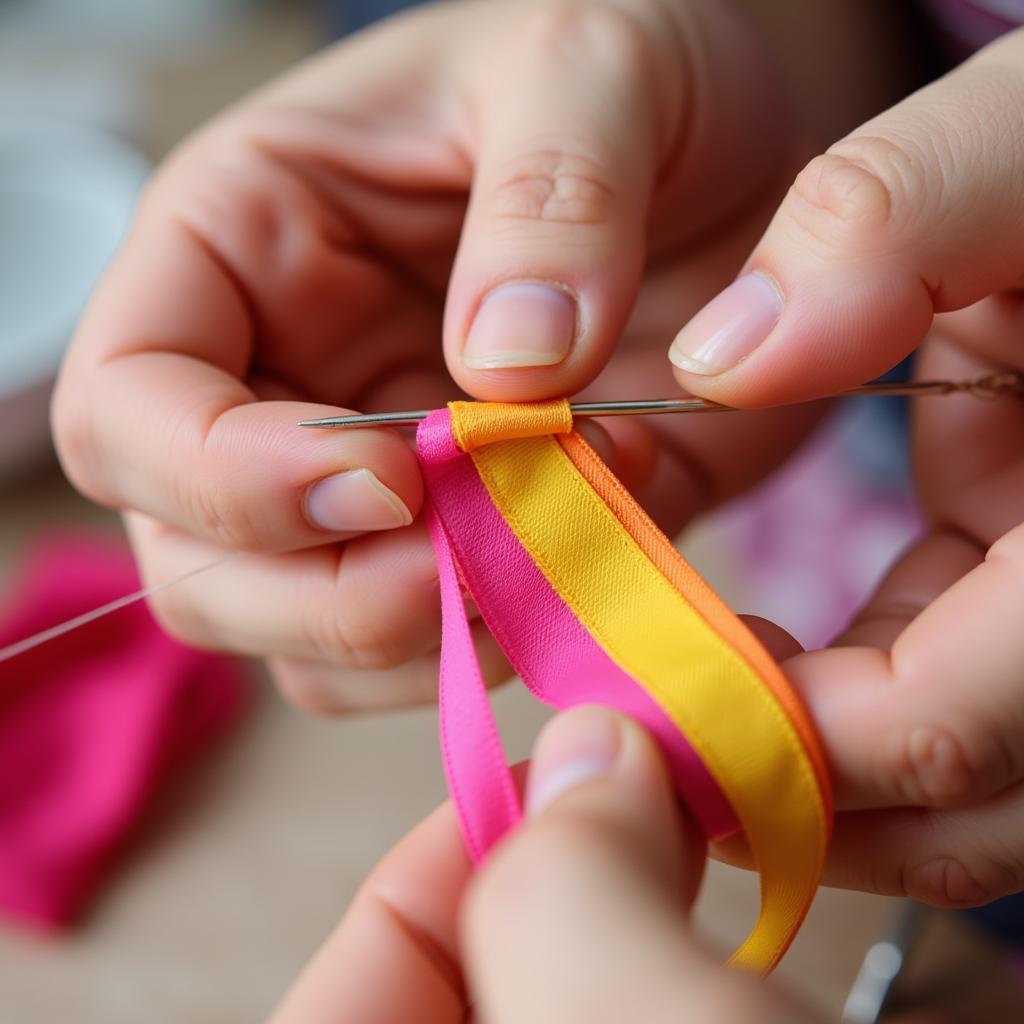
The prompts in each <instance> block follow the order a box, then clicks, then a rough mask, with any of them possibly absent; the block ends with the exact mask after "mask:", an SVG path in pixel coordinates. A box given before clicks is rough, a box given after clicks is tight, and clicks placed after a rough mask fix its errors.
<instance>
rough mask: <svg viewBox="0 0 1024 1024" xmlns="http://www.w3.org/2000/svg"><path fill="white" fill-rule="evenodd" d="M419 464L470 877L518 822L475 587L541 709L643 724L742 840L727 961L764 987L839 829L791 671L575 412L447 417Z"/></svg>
mask: <svg viewBox="0 0 1024 1024" xmlns="http://www.w3.org/2000/svg"><path fill="white" fill-rule="evenodd" d="M417 448H418V453H419V458H420V462H421V465H422V467H423V471H424V475H425V478H426V482H427V489H428V492H429V498H430V501H429V505H428V509H427V523H428V528H429V530H430V536H431V540H432V542H433V545H434V549H435V552H436V555H437V561H438V567H439V576H440V585H441V605H442V647H441V678H440V689H439V706H440V723H441V745H442V753H443V757H444V764H445V773H446V776H447V779H448V786H449V789H450V791H451V794H452V799H453V801H454V803H455V806H456V809H457V812H458V815H459V820H460V823H461V827H462V831H463V835H464V837H465V841H466V845H467V848H468V850H469V852H470V855H471V856H472V857H473V859H474V861H480V860H481V859H482V858H483V857H484V856H486V853H487V851H488V849H489V848H490V847H491V846H492V845H493V844H494V843H495V842H496V841H497V840H498V839H499V838H500V837H501V836H502V835H503V834H504V833H505V832H506V831H508V830H509V829H510V828H512V827H514V826H515V825H516V824H517V822H518V821H519V818H520V808H519V801H518V797H517V794H516V790H515V787H514V785H513V783H512V778H511V774H510V772H509V769H508V766H507V763H506V761H505V758H504V754H503V752H502V748H501V741H500V738H499V735H498V731H497V727H496V725H495V723H494V718H493V715H492V713H491V710H490V705H489V703H488V699H487V693H486V689H485V687H484V682H483V678H482V676H481V673H480V668H479V665H478V663H477V659H476V653H475V650H474V647H473V641H472V635H471V632H470V629H469V623H468V621H467V618H466V612H465V607H464V604H463V592H462V588H463V585H464V586H465V589H466V590H467V591H468V592H469V595H470V596H471V597H472V599H473V601H474V602H475V604H476V606H477V607H478V608H479V610H480V613H481V616H482V617H483V619H484V622H485V623H486V625H487V627H488V628H489V629H490V631H491V632H492V633H493V635H494V637H495V639H496V640H497V641H498V643H499V644H500V646H501V647H502V649H503V651H504V652H505V654H506V656H507V657H508V659H509V661H510V662H511V663H512V665H513V666H514V668H515V669H516V671H517V672H518V673H519V674H520V676H521V677H522V679H523V681H524V683H525V684H526V686H527V687H528V688H529V689H530V691H531V692H532V693H533V695H534V696H535V697H537V698H538V699H539V700H542V701H543V702H545V703H546V704H549V705H551V706H553V707H555V708H566V707H571V706H573V705H577V704H587V703H592V704H603V705H606V706H609V707H614V708H617V709H619V710H621V711H623V712H625V713H626V714H628V715H630V716H631V717H632V718H634V719H635V720H636V721H638V722H639V723H640V724H641V725H643V726H644V727H645V728H646V729H647V730H648V731H649V732H650V733H651V735H652V736H653V737H654V739H655V740H656V741H657V742H658V744H659V746H660V747H661V750H662V751H663V753H664V755H665V758H666V761H667V764H668V766H669V769H670V771H671V774H672V778H673V781H674V783H675V785H676V788H677V790H678V791H679V793H680V795H681V797H682V799H683V800H684V802H685V803H686V804H687V806H688V807H689V809H690V810H691V812H692V813H693V814H694V816H695V817H696V819H697V820H698V822H699V823H700V825H701V827H702V828H703V829H704V831H705V833H706V834H707V835H708V837H709V838H711V839H721V838H724V837H726V836H728V835H731V834H733V833H735V832H737V831H739V830H742V832H743V833H744V835H745V837H746V840H747V842H748V844H749V846H750V850H751V853H752V855H753V858H754V862H755V865H756V867H757V869H758V871H759V873H760V876H761V910H760V914H759V916H758V920H757V922H756V924H755V926H754V928H753V930H752V931H751V933H750V935H749V936H748V937H747V939H746V940H745V942H744V943H743V944H742V945H741V947H740V948H739V949H738V950H737V951H736V953H735V954H734V955H733V957H732V959H731V961H730V962H732V963H735V964H739V965H742V966H745V967H747V968H749V969H751V970H754V971H756V972H759V973H767V972H769V971H770V970H771V969H772V968H773V967H774V966H775V965H776V964H777V963H778V961H779V959H780V958H781V957H782V955H783V953H784V952H785V950H786V948H787V947H788V945H789V943H790V942H791V941H792V938H793V936H794V935H795V934H796V931H797V929H798V928H799V926H800V924H801V922H802V920H803V918H804V916H805V914H806V912H807V909H808V907H809V906H810V903H811V900H812V899H813V897H814V893H815V890H816V889H817V886H818V882H819V879H820V876H821V870H822V865H823V862H824V857H825V852H826V849H827V845H828V838H829V833H830V829H831V821H832V798H831V788H830V785H829V780H828V774H827V770H826V766H825V760H824V756H823V754H822V752H821V748H820V745H819V743H818V740H817V737H816V735H815V733H814V729H813V727H812V725H811V723H810V721H809V719H808V717H807V715H806V712H805V711H804V709H803V707H802V705H801V704H800V702H799V700H798V698H797V697H796V695H795V693H794V692H793V690H792V689H791V687H790V686H789V684H788V682H787V681H786V679H785V677H784V676H783V674H782V672H781V670H780V669H779V667H778V665H776V664H775V662H774V660H773V659H772V658H771V657H770V655H768V653H767V652H766V651H765V650H764V648H763V647H762V646H761V645H760V643H759V642H758V641H757V639H756V638H755V637H754V636H753V634H752V633H751V632H750V631H749V630H748V629H747V628H746V626H744V625H743V623H742V622H741V621H740V620H739V619H738V618H737V617H736V616H735V615H734V614H733V613H732V612H731V611H730V610H729V608H728V607H727V606H726V605H725V604H724V602H722V600H721V599H720V598H719V597H718V595H717V594H715V593H714V591H713V590H712V589H711V588H710V587H709V586H708V585H707V584H706V583H705V582H704V580H703V579H701V577H700V576H699V575H698V574H697V573H696V572H695V570H694V569H693V568H692V567H691V566H690V565H689V564H688V563H687V562H686V561H685V559H684V558H683V557H682V555H680V554H679V552H678V551H676V549H675V548H674V547H673V545H672V544H671V542H670V541H669V540H668V538H667V537H665V535H664V534H662V533H661V531H660V530H659V529H658V528H657V527H656V526H655V525H654V523H653V522H652V521H651V520H650V519H649V518H648V516H647V515H646V513H644V511H643V510H642V509H641V508H640V506H639V505H637V503H636V502H635V501H634V500H633V498H632V497H631V496H630V495H629V494H628V492H627V491H626V490H625V488H624V487H623V486H622V485H621V484H620V483H619V481H618V480H617V479H616V478H615V476H614V475H613V474H612V473H611V472H610V471H609V470H608V468H607V466H605V465H604V463H603V462H602V461H601V460H600V458H599V457H598V456H597V454H596V453H595V452H594V451H593V449H592V448H590V446H589V445H588V444H587V443H586V442H585V441H584V440H583V438H581V437H580V436H579V434H577V433H575V432H573V430H572V414H571V412H570V410H569V404H568V402H567V401H564V400H561V401H551V402H537V403H530V404H521V405H516V404H503V403H480V402H452V403H451V404H450V405H449V407H448V408H447V409H441V410H438V411H436V412H434V413H431V414H430V416H428V417H427V419H425V420H424V421H423V422H422V423H421V424H420V427H419V430H418V433H417Z"/></svg>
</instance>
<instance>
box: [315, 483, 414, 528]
mask: <svg viewBox="0 0 1024 1024" xmlns="http://www.w3.org/2000/svg"><path fill="white" fill-rule="evenodd" d="M306 517H307V518H308V519H309V521H310V522H311V523H312V524H313V525H314V526H316V527H319V529H321V530H328V531H329V532H331V533H348V532H352V531H360V532H361V531H363V530H392V529H394V528H395V527H396V526H408V525H409V524H410V523H411V522H412V513H411V512H410V511H409V509H408V508H406V505H405V502H404V501H402V499H401V498H400V497H399V496H398V495H397V494H395V492H394V491H392V490H391V489H390V488H389V487H385V486H384V484H382V483H381V482H380V480H378V479H377V477H376V476H374V474H373V473H372V472H371V471H370V470H368V469H351V470H349V471H348V472H347V473H335V474H334V475H333V476H326V477H324V478H323V480H318V481H317V482H316V483H315V484H313V486H312V487H310V489H309V493H308V494H307V495H306Z"/></svg>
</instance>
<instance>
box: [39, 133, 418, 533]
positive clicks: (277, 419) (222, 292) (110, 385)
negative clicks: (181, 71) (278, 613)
mask: <svg viewBox="0 0 1024 1024" xmlns="http://www.w3.org/2000/svg"><path fill="white" fill-rule="evenodd" d="M224 146H225V147H226V149H227V151H230V148H231V147H230V144H229V143H227V142H225V143H224ZM204 153H205V151H201V152H199V153H197V154H195V155H193V156H186V157H184V158H182V159H184V160H185V166H184V169H183V170H181V169H178V170H176V171H173V173H171V174H170V175H169V176H168V177H166V178H161V179H159V180H158V181H157V182H156V183H155V184H154V185H153V186H152V189H151V192H150V194H149V195H148V197H147V199H146V200H145V201H144V204H143V206H142V208H141V210H140V214H139V217H138V220H137V224H136V226H135V227H134V229H133V231H132V234H131V236H130V238H129V239H128V241H127V243H126V244H125V246H124V248H123V249H122V251H121V253H120V254H119V256H118V257H117V259H116V260H115V262H114V264H113V265H112V267H111V268H110V270H109V271H108V273H107V275H106V276H105V278H104V280H103V282H102V284H101V286H100V288H99V289H98V291H97V293H96V295H95V296H94V298H93V301H92V302H91V304H90V307H89V309H88V311H87V312H86V315H85V317H84V319H83V322H82V324H81V326H80V328H79V330H78V332H77V336H76V338H75V340H74V342H73V344H72V347H71V350H70V353H69V356H68V358H67V361H66V363H65V366H64V368H63V371H62V374H61V378H60V382H59V385H58V389H57V393H56V397H55V403H54V428H55V436H56V440H57V444H58V448H59V450H60V454H61V457H62V460H63V462H64V464H65V467H66V469H67V471H68V474H69V476H70V477H71V479H72V481H73V482H74V483H75V484H76V485H77V486H78V487H79V488H80V489H81V490H83V491H84V492H85V493H86V494H88V495H89V496H90V497H92V498H94V499H95V500H97V501H99V502H100V503H102V504H107V505H111V506H114V507H118V508H132V509H136V510H139V511H143V512H146V513H148V514H149V515H152V516H154V517H155V518H158V519H160V520H162V521H164V522H168V523H172V524H174V525H177V526H180V527H182V528H184V529H187V530H189V531H190V532H193V533H196V534H198V535H201V536H205V537H207V538H209V539H212V540H214V541H216V542H217V543H219V544H222V545H226V546H229V547H242V548H249V549H262V550H284V549H288V548H295V547H302V546H308V545H311V544H320V543H324V542H326V541H328V540H332V539H335V538H337V537H339V536H345V535H348V534H350V533H353V532H361V531H362V530H364V529H373V528H387V527H393V526H401V525H404V524H406V523H408V522H410V521H411V519H412V514H413V513H414V512H415V511H416V510H417V509H418V507H419V504H420V501H421V484H420V479H419V473H418V471H417V469H416V465H415V460H414V458H413V456H412V454H411V452H410V451H409V450H408V448H407V446H406V445H405V444H404V443H403V442H402V440H401V439H400V438H399V437H398V436H396V435H393V434H389V433H387V432H384V431H359V432H356V433H354V434H351V435H350V436H345V437H336V436H334V435H324V434H323V433H317V434H314V433H313V432H310V431H303V430H301V429H300V428H298V427H297V426H296V424H297V421H298V420H299V419H303V418H306V417H310V416H316V415H327V414H331V413H334V412H335V411H336V409H335V407H333V406H315V405H313V406H310V405H305V404H300V403H298V402H275V403H265V402H258V401H257V396H256V395H255V394H254V392H253V391H252V389H251V388H250V387H249V386H248V384H247V383H246V381H245V377H246V375H247V374H248V372H249V370H250V364H251V362H252V359H253V350H254V343H255V339H256V336H257V333H258V332H259V331H260V330H261V325H260V324H259V323H258V322H257V321H256V318H255V315H254V312H253V309H254V306H255V302H254V300H253V298H252V296H251V295H250V294H248V293H247V289H246V288H245V287H243V284H242V283H241V282H240V280H239V279H238V277H237V276H236V275H235V274H233V273H232V271H231V269H230V267H229V265H228V263H227V261H226V260H225V258H224V257H223V255H222V254H219V253H218V252H217V251H216V249H215V248H214V246H213V244H212V243H211V242H210V240H209V239H207V238H205V237H203V236H202V235H201V234H200V233H199V232H198V231H197V230H196V229H195V228H194V227H193V226H192V225H191V224H190V221H189V220H188V218H187V216H186V215H185V213H183V212H182V211H183V210H189V211H191V208H192V207H193V206H194V205H195V204H199V203H201V202H202V201H203V198H204V196H205V189H206V188H207V187H208V184H209V183H205V184H204V183H203V182H199V181H197V177H201V176H202V175H203V174H204V173H207V172H208V171H209V165H208V163H207V162H206V161H207V160H208V159H209V154H208V153H205V155H204ZM248 159H251V160H253V161H257V162H258V158H257V157H256V156H254V155H252V154H250V155H249V156H248ZM260 170H261V169H260V168H259V167H256V166H254V167H253V168H252V172H253V174H254V175H256V176H257V178H258V179H259V173H260ZM209 173H211V174H212V173H213V172H209ZM267 173H272V172H269V171H268V172H267ZM221 184H223V185H224V187H228V186H229V185H230V183H225V182H222V183H221ZM255 187H256V190H257V191H261V192H263V191H266V190H271V191H272V190H273V189H274V187H275V181H274V180H265V181H264V180H262V179H260V180H257V182H256V186H255ZM277 191H278V199H277V200H276V201H277V202H285V201H286V198H287V195H288V193H287V190H286V189H285V188H284V186H281V188H279V189H278V190H277ZM254 202H255V201H254V200H253V198H252V196H249V197H248V201H247V200H246V197H244V196H243V197H241V198H240V199H239V200H238V201H237V205H236V206H235V207H233V208H231V209H228V210H227V211H226V212H225V214H224V216H225V219H226V221H227V223H226V224H225V231H227V232H228V233H231V234H235V235H238V234H244V233H245V232H247V231H252V230H254V224H253V223H252V221H253V218H254V217H255V216H256V212H257V210H258V206H254V205H253V204H254ZM300 212H301V211H300ZM296 217H299V213H297V214H296ZM290 230H292V231H293V232H294V231H299V232H300V233H301V232H310V231H313V230H315V225H313V224H307V225H305V226H304V227H303V226H301V225H300V226H297V227H295V228H293V229H290ZM279 242H280V240H279V239H276V238H273V237H271V238H268V239H264V240H263V241H262V244H263V246H264V248H265V249H267V248H269V249H271V250H272V249H273V248H274V247H275V246H277V245H279ZM254 244H255V245H259V244H261V243H260V240H258V239H257V240H254ZM273 282H274V277H273V274H272V273H271V274H268V275H266V276H265V278H264V281H263V282H260V283H262V284H263V285H265V286H266V287H267V288H272V287H273ZM296 315H298V311H296ZM360 469H361V470H368V471H369V472H368V473H363V474H352V473H351V471H353V470H360ZM345 474H349V475H347V476H345ZM325 480H327V481H331V483H330V484H329V485H328V487H326V488H321V489H320V490H319V491H318V492H316V493H317V494H319V495H321V496H323V495H325V492H330V493H326V497H324V498H322V499H321V500H320V501H319V504H318V505H317V504H311V502H314V501H315V500H316V499H315V495H314V490H313V487H314V485H315V484H316V483H318V482H320V481H325Z"/></svg>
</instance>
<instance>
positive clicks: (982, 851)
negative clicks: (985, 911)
mask: <svg viewBox="0 0 1024 1024" xmlns="http://www.w3.org/2000/svg"><path fill="white" fill-rule="evenodd" d="M1022 830H1024V785H1021V784H1017V785H1016V786H1012V787H1011V788H1009V789H1007V790H1005V791H1004V792H1002V793H1000V794H999V795H998V796H995V797H993V798H992V799H991V800H988V801H986V802H985V803H983V804H981V805H980V806H975V807H967V808H963V809H954V810H934V809H926V808H893V809H891V810H883V811H862V812H853V813H847V814H840V815H839V816H838V817H837V818H836V823H835V831H834V833H833V836H832V843H831V847H830V850H829V858H828V863H827V865H826V868H825V875H824V882H825V884H826V885H833V886H838V887H840V888H845V889H859V890H862V891H865V892H877V893H881V894H883V895H887V896H910V897H912V898H913V899H916V900H921V901H922V902H923V903H928V904H930V905H931V906H935V907H970V906H979V905H981V904H984V903H989V902H991V901H992V900H995V899H1000V898H1001V897H1003V896H1009V895H1011V894H1013V893H1016V892H1020V891H1021V890H1022V889H1024V848H1022V846H1021V844H1020V842H1019V841H1018V837H1019V836H1020V835H1021V832H1022Z"/></svg>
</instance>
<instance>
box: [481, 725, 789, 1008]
mask: <svg viewBox="0 0 1024 1024" xmlns="http://www.w3.org/2000/svg"><path fill="white" fill-rule="evenodd" d="M527 806H528V814H529V817H528V819H527V822H526V824H525V825H524V826H523V827H522V828H521V829H520V830H519V831H517V832H516V833H515V834H514V835H513V836H511V837H510V838H509V839H508V840H506V841H505V842H504V843H503V844H502V845H501V846H500V847H498V848H497V849H496V850H495V851H494V852H493V853H492V855H491V858H490V859H489V861H488V862H487V865H486V866H485V868H484V870H483V872H482V873H481V874H480V876H479V877H478V878H477V879H476V880H475V881H474V883H473V885H472V886H471V888H470V890H469V891H468V893H467V897H466V909H465V911H464V923H465V933H464V934H465V939H464V942H465V949H466V965H467V969H468V972H469V977H470V980H471V985H472V988H473V991H474V994H475V996H476V1000H477V1006H478V1008H479V1011H480V1014H481V1016H482V1017H483V1018H484V1019H486V1020H487V1021H491V1022H494V1024H503V1022H517V1024H518V1022H520V1021H525V1020H528V1021H531V1024H546V1022H558V1024H565V1022H568V1021H587V1022H588V1024H601V1022H606V1021H607V1022H612V1021H616V1022H617V1021H622V1020H643V1021H652V1022H654V1021H670V1020H678V1019H679V1013H680V1009H679V1008H680V1007H681V1006H685V1007H686V1015H687V1019H692V1020H747V1019H750V1020H754V1019H758V1020H771V1019H773V1018H772V1009H773V1007H774V1008H775V1012H776V1013H777V1012H778V1007H779V1005H780V1004H779V1003H777V1002H776V1001H775V997H774V996H772V995H769V994H768V993H767V992H765V991H763V990H761V989H760V988H759V987H758V986H756V985H755V984H754V982H753V979H750V978H748V977H745V976H743V975H741V974H739V973H731V972H725V971H724V970H723V969H721V968H720V967H719V966H718V965H717V964H716V963H715V961H714V960H713V959H712V958H711V957H710V956H709V955H708V954H706V953H705V952H704V951H702V950H701V949H699V947H698V946H697V945H696V943H695V942H694V940H693V938H692V936H691V934H690V932H689V929H688V926H687V921H686V916H687V902H688V900H690V899H692V896H693V891H694V888H695V884H696V882H697V880H698V878H699V875H700V871H701V866H702V862H703V854H702V852H701V850H700V846H699V843H697V842H695V841H694V834H693V832H692V830H691V831H690V832H689V834H688V836H687V838H686V839H684V836H683V833H682V830H681V828H680V821H679V817H678V812H677V810H676V805H675V800H674V797H673V794H672V791H671V788H670V786H669V783H668V781H667V778H666V775H665V770H664V767H663V765H662V763H661V760H660V757H659V755H658V753H657V751H656V750H655V748H654V746H653V744H652V743H651V742H650V740H649V739H648V738H647V737H646V735H645V734H644V733H643V731H642V730H641V729H640V728H639V727H638V726H636V725H634V724H633V723H631V722H629V721H628V720H626V719H623V718H621V717H620V716H618V715H615V714H613V713H612V712H610V711H607V710H605V709H599V708H595V707H588V708H580V709H576V710H574V711H569V712H567V713H566V714H564V715H562V716H560V717H559V718H557V719H556V720H555V721H554V723H552V724H550V725H549V726H548V727H547V729H546V730H545V732H544V733H543V735H542V737H541V740H540V741H539V744H538V747H537V751H536V755H535V759H534V762H533V764H532V765H531V769H530V779H529V786H528V795H527ZM780 1019H782V1018H780ZM785 1019H796V1018H793V1017H787V1018H785Z"/></svg>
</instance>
